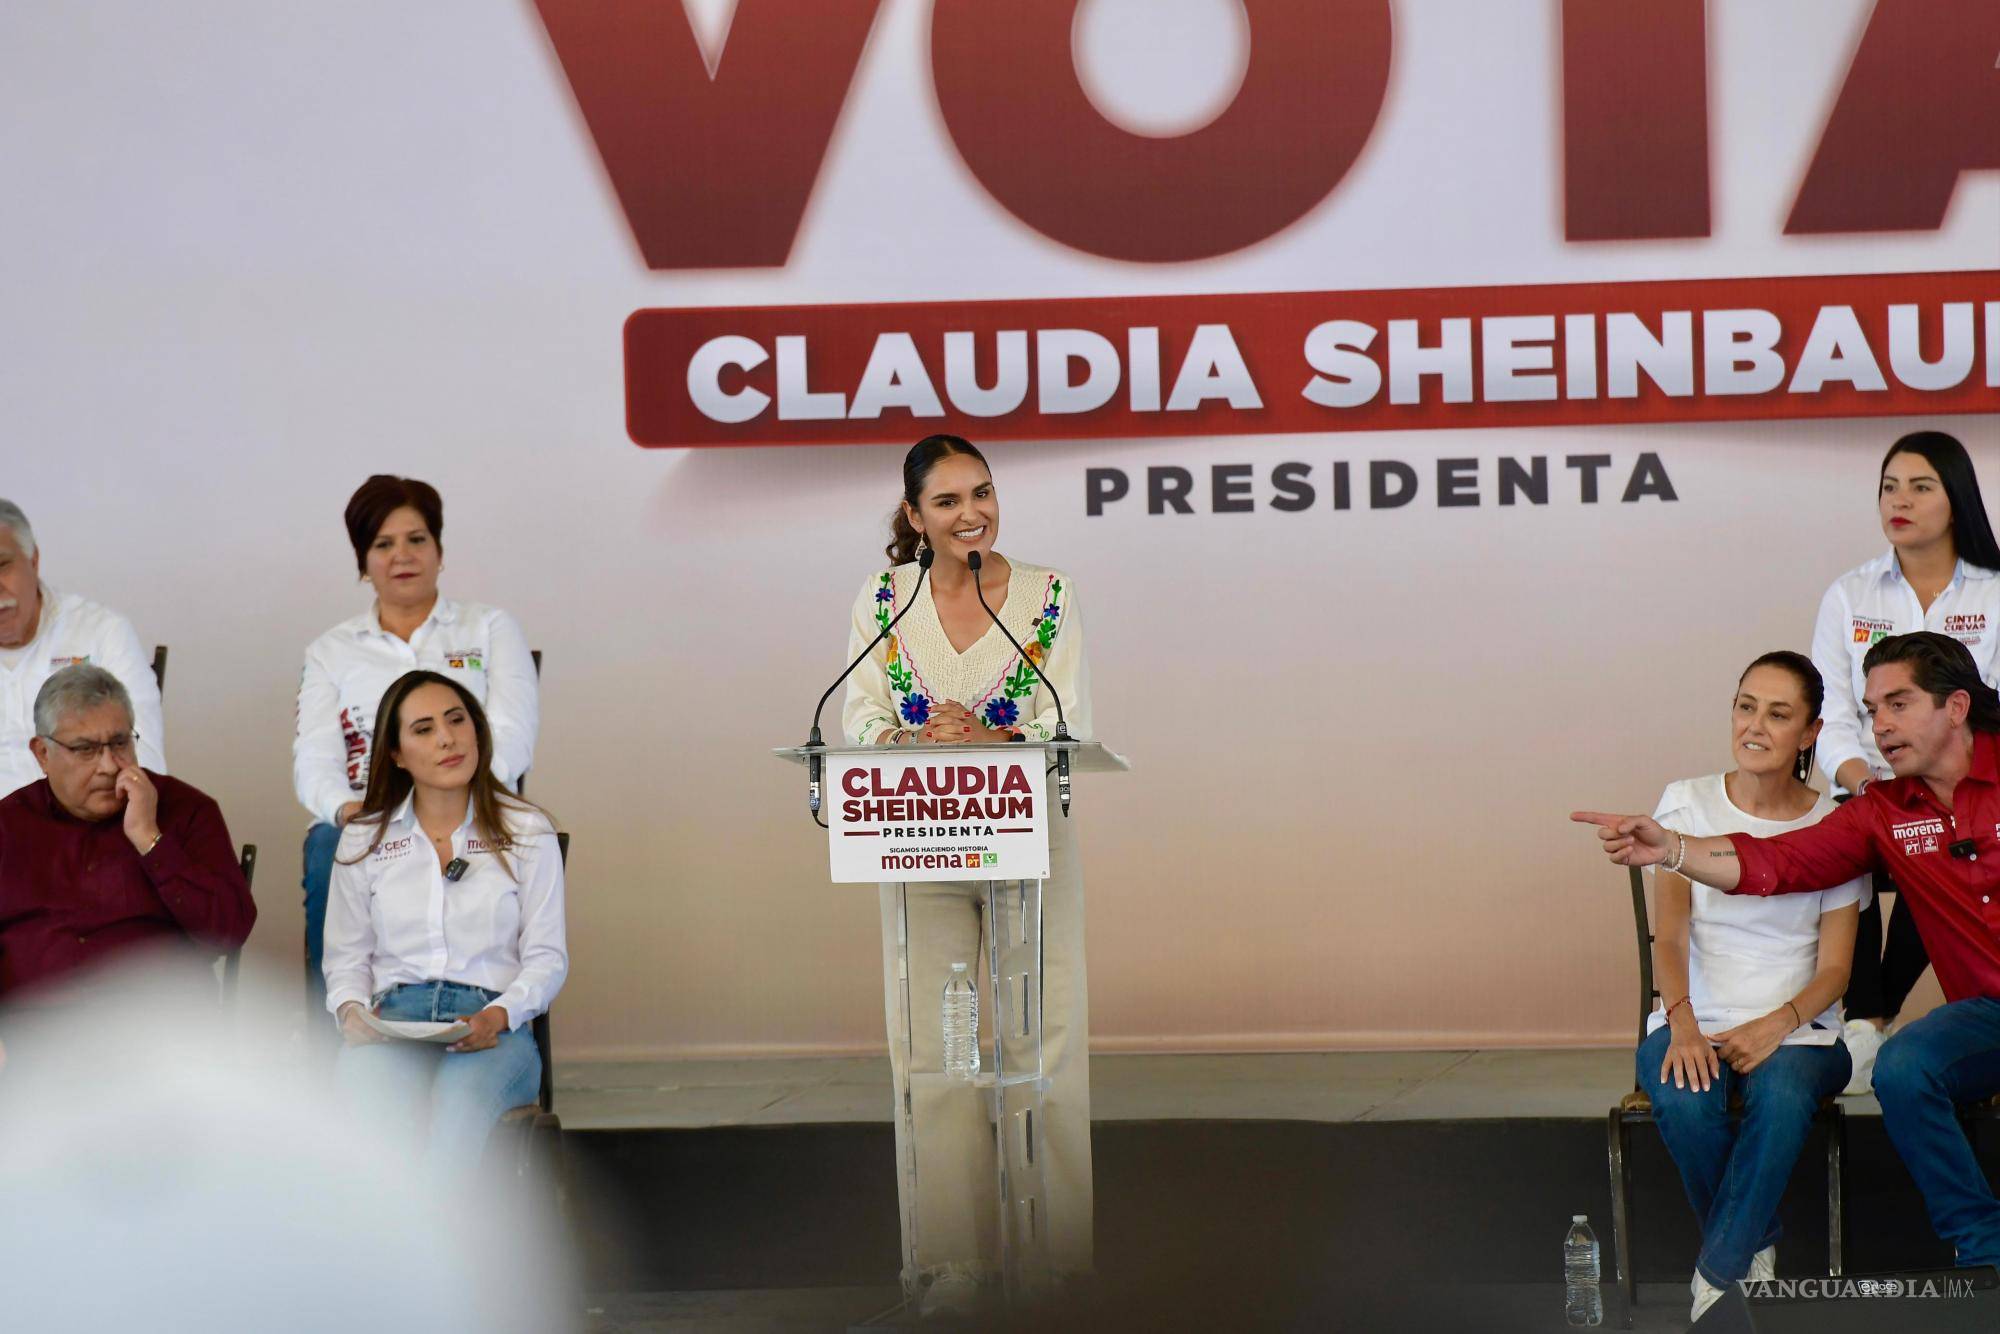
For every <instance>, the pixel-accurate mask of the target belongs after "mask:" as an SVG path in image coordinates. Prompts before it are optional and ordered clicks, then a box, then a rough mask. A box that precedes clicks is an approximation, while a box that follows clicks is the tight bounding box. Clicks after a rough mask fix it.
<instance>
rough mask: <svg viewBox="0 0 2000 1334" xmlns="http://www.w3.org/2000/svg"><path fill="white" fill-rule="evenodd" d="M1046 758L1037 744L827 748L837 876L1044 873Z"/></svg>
mask: <svg viewBox="0 0 2000 1334" xmlns="http://www.w3.org/2000/svg"><path fill="white" fill-rule="evenodd" d="M1047 764H1048V756H1047V755H1046V754H1045V753H1044V752H1043V751H1042V749H1041V748H1040V747H1038V746H1036V747H1026V746H1012V747H1007V746H998V747H994V748H993V749H990V750H972V749H966V750H961V749H959V748H957V747H953V748H952V749H951V750H950V752H948V753H938V752H935V751H933V752H931V753H929V754H925V753H924V752H923V751H914V752H912V751H907V750H903V749H901V748H899V747H894V746H883V747H879V748H877V749H876V750H874V751H873V752H871V753H869V754H865V755H854V754H832V755H829V756H828V757H827V761H826V765H827V772H826V813H827V822H826V823H827V840H828V844H829V853H830V856H829V861H830V864H831V866H832V868H833V880H834V881H835V883H838V884H858V883H868V884H876V883H879V882H881V881H885V880H887V881H912V882H915V881H924V880H1044V879H1047V878H1048V874H1049V826H1048V818H1049V813H1048V809H1047V807H1048V804H1049V796H1048V785H1047V783H1046V782H1045V781H1044V774H1043V770H1044V769H1045V768H1046V766H1047Z"/></svg>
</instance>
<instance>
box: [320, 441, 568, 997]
mask: <svg viewBox="0 0 2000 1334" xmlns="http://www.w3.org/2000/svg"><path fill="white" fill-rule="evenodd" d="M344 518H345V522H346V526H347V538H348V542H349V544H350V545H352V546H353V548H354V564H355V568H356V569H357V570H358V571H359V572H360V575H361V579H362V581H363V582H365V583H367V584H369V585H370V586H372V587H373V589H374V592H375V601H374V605H373V606H372V607H370V608H369V609H368V610H367V611H365V612H363V613H361V614H360V615H359V616H355V617H351V618H350V619H348V620H345V621H342V622H341V623H340V624H339V625H336V626H334V627H333V629H331V630H329V631H327V632H326V633H325V634H323V635H321V636H320V637H319V638H318V639H315V640H314V641H313V642H312V644H311V645H310V646H308V647H307V649H306V661H305V672H304V675H303V676H302V677H301V678H300V680H299V699H298V713H297V718H296V729H297V731H296V735H295V737H294V739H293V742H292V786H293V789H294V790H295V791H296V792H297V794H298V799H299V804H300V805H302V806H304V807H305V808H306V809H307V810H308V811H310V812H311V813H312V816H313V825H312V827H311V828H310V829H309V830H307V831H306V842H305V878H304V888H305V915H306V966H307V970H308V972H309V973H310V974H311V975H312V976H314V977H317V976H318V975H319V971H320V959H321V928H322V925H323V923H324V921H325V918H326V892H327V877H328V875H329V874H331V872H332V867H333V854H334V847H335V845H336V844H337V843H338V841H339V838H340V828H341V826H342V825H344V824H345V823H346V822H347V821H348V820H349V819H351V818H353V816H354V814H355V813H356V812H357V811H359V810H360V809H361V794H362V793H363V792H364V791H366V790H367V787H368V774H369V752H370V747H371V738H372V734H373V732H374V730H375V722H376V717H375V714H376V708H377V705H378V704H379V702H380V701H381V699H382V694H383V691H384V690H386V689H387V688H388V686H389V684H390V683H391V682H393V681H395V680H396V679H397V678H398V677H400V676H402V675H403V674H404V673H405V672H408V671H411V670H412V669H415V668H420V667H421V668H425V669H427V670H430V671H434V672H438V673H441V674H442V675H444V676H447V677H449V678H451V679H452V680H454V681H457V682H458V683H459V684H460V685H462V686H464V687H465V689H466V692H467V693H468V694H469V695H471V697H472V698H473V699H475V700H477V701H478V702H479V704H480V705H481V706H482V707H483V709H484V711H485V713H486V715H487V716H488V718H490V719H491V723H492V729H493V744H492V746H491V747H490V750H489V752H488V754H487V758H486V763H487V764H488V766H489V767H490V768H491V769H492V770H493V774H494V777H495V778H496V779H497V780H498V781H499V783H500V784H501V785H502V786H503V787H509V788H512V787H516V786H518V785H519V783H520V780H521V775H522V774H524V773H526V772H527V771H528V765H529V763H530V762H531V761H532V760H533V759H534V753H535V733H536V729H537V728H538V726H539V725H540V716H541V715H540V703H539V699H538V691H537V684H536V679H535V663H534V658H533V656H532V655H531V654H530V652H529V650H528V641H527V637H526V636H525V635H523V634H522V633H521V626H520V623H519V622H518V621H516V620H515V619H514V618H513V617H512V616H510V615H508V614H507V613H506V612H504V611H501V610H500V609H498V608H497V607H489V606H484V605H482V604H480V603H476V602H456V601H453V600H452V599H450V598H447V597H443V596H442V595H440V593H439V592H438V574H439V572H440V571H441V570H442V569H443V568H444V502H443V500H442V499H441V498H440V497H439V496H438V493H437V490H436V488H435V487H432V486H431V485H430V484H429V483H427V482H420V481H418V480H416V479H415V478H413V477H393V476H389V475H387V474H384V473H378V474H376V475H375V476H373V477H370V478H369V479H368V480H367V481H365V482H363V483H362V484H361V486H360V487H359V489H357V490H356V491H355V493H354V495H353V497H352V498H351V499H350V500H349V501H348V502H347V510H346V513H345V516H344Z"/></svg>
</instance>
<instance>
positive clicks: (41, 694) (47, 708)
mask: <svg viewBox="0 0 2000 1334" xmlns="http://www.w3.org/2000/svg"><path fill="white" fill-rule="evenodd" d="M100 704H116V705H117V706H118V707H119V708H121V709H123V710H125V724H126V726H128V727H129V726H131V724H132V696H131V695H130V694H129V693H128V692H127V691H126V689H125V683H124V682H122V681H120V680H119V679H118V678H117V677H115V676H113V675H112V674H111V673H110V672H107V671H105V670H104V669H103V668H102V667H93V666H91V665H90V664H89V663H87V662H74V663H71V664H70V665H69V666H67V667H65V668H63V669H62V670H61V671H59V672H56V673H55V674H54V675H52V676H50V677H49V679H48V680H46V681H44V682H42V688H41V689H40V690H39V691H37V692H35V732H36V734H37V735H39V736H54V735H55V730H56V724H58V723H60V722H61V721H62V720H63V719H64V718H67V717H69V716H70V715H71V714H73V713H88V712H89V711H90V710H92V709H94V708H96V707H97V706H98V705H100Z"/></svg>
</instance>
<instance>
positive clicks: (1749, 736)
mask: <svg viewBox="0 0 2000 1334" xmlns="http://www.w3.org/2000/svg"><path fill="white" fill-rule="evenodd" d="M1823 695H1824V687H1823V685H1822V683H1821V681H1820V675H1819V672H1818V670H1817V669H1815V668H1814V667H1813V665H1812V662H1811V661H1810V660H1809V659H1807V658H1805V657H1804V656H1802V655H1800V654H1797V653H1790V652H1777V653H1766V654H1765V655H1764V656H1763V657H1761V658H1758V659H1757V660H1756V661H1755V662H1753V663H1751V664H1750V666H1749V668H1748V669H1747V670H1746V671H1745V672H1744V673H1743V678H1742V680H1740V681H1739V682H1737V686H1736V696H1735V699H1734V700H1733V702H1732V704H1731V712H1730V718H1731V723H1730V746H1731V752H1732V755H1733V757H1734V759H1735V762H1736V767H1735V768H1734V769H1731V770H1730V771H1729V772H1727V773H1721V774H1711V775H1709V776H1708V777H1706V778H1687V779H1682V780H1680V781H1679V782H1675V783H1670V784H1668V785H1667V790H1666V792H1665V793H1663V794H1662V795H1661V797H1660V805H1659V809H1658V810H1656V811H1655V812H1654V813H1653V814H1654V817H1655V818H1656V819H1658V820H1659V821H1660V822H1661V823H1662V824H1665V825H1668V826H1670V827H1672V828H1674V829H1678V830H1681V831H1682V832H1684V833H1687V834H1689V835H1699V836H1704V837H1705V836H1712V835H1717V834H1734V833H1741V834H1753V835H1756V836H1757V837H1759V838H1769V837H1771V836H1772V835H1774V834H1781V833H1784V832H1786V831H1787V830H1792V829H1801V828H1804V827H1805V826H1807V825H1812V824H1817V823H1819V821H1820V820H1822V819H1823V818H1825V816H1826V815H1827V813H1828V812H1830V811H1832V810H1833V802H1832V801H1831V800H1829V799H1828V798H1827V797H1825V796H1822V795H1821V794H1820V793H1818V792H1816V791H1814V790H1813V789H1812V788H1811V787H1810V786H1808V785H1807V783H1806V775H1807V774H1810V773H1811V772H1812V763H1813V743H1814V741H1815V740H1816V739H1817V738H1818V736H1819V731H1820V717H1819V714H1820V705H1821V702H1822V698H1823ZM1670 865H1673V863H1672V862H1671V860H1670V861H1669V862H1668V863H1665V864H1663V865H1662V866H1661V868H1660V869H1659V871H1658V872H1656V874H1655V876H1654V907H1653V932H1654V937H1653V975H1654V978H1655V980H1656V982H1657V983H1658V987H1659V993H1660V996H1661V998H1662V1000H1663V1001H1664V1002H1665V1004H1664V1008H1663V1009H1661V1010H1660V1011H1659V1012H1657V1013H1655V1014H1654V1015H1653V1017H1652V1019H1651V1020H1650V1021H1649V1023H1648V1026H1647V1035H1646V1039H1645V1041H1643V1042H1641V1043H1640V1044H1639V1053H1638V1065H1639V1086H1640V1087H1641V1088H1642V1089H1644V1090H1645V1091H1646V1092H1647V1094H1649V1095H1650V1097H1651V1098H1652V1102H1653V1119H1654V1121H1655V1122H1657V1123H1658V1125H1659V1127H1660V1135H1661V1138H1663V1139H1664V1140H1666V1143H1667V1150H1668V1152H1669V1153H1671V1154H1672V1155H1673V1158H1674V1165H1675V1166H1676V1167H1678V1168H1679V1169H1680V1174H1681V1181H1682V1183H1683V1184H1684V1185H1685V1186H1686V1188H1687V1194H1688V1202H1689V1203H1690V1204H1692V1205H1693V1206H1694V1211H1695V1216H1696V1217H1697V1218H1698V1219H1700V1220H1701V1226H1702V1244H1701V1254H1700V1255H1699V1257H1698V1258H1697V1259H1696V1261H1695V1273H1694V1278H1693V1280H1692V1282H1691V1283H1690V1284H1689V1288H1690V1290H1691V1292H1692V1293H1693V1295H1694V1318H1695V1319H1697V1320H1698V1319H1700V1318H1701V1314H1702V1312H1703V1311H1705V1310H1707V1309H1708V1307H1709V1306H1710V1305H1711V1304H1712V1303H1713V1302H1714V1301H1715V1299H1716V1298H1718V1297H1720V1296H1721V1295H1722V1293H1723V1292H1724V1291H1726V1290H1727V1289H1728V1286H1729V1285H1730V1284H1731V1283H1734V1282H1736V1281H1737V1280H1739V1279H1742V1278H1744V1277H1746V1276H1749V1277H1756V1278H1769V1277H1771V1276H1772V1264H1773V1261H1774V1258H1775V1256H1776V1248H1777V1241H1778V1217H1777V1215H1778V1199H1779V1197H1780V1196H1781V1195H1782V1194H1783V1193H1784V1189H1785V1182H1786V1180H1787V1179H1788V1178H1789V1177H1790V1176H1791V1174H1792V1164H1793V1163H1794V1162H1795V1161H1796V1160H1797V1159H1798V1156H1799V1149H1800V1147H1801V1146H1802V1145H1803V1144H1804V1143H1805V1138H1806V1132H1807V1129H1808V1127H1809V1126H1810V1123H1811V1121H1812V1117H1813V1112H1814V1110H1815V1108H1817V1107H1818V1105H1819V1103H1820V1101H1821V1100H1822V1099H1824V1098H1828V1097H1831V1096H1832V1095H1834V1094H1836V1093H1838V1092H1839V1091H1840V1089H1841V1086H1842V1085H1844V1084H1845V1083H1846V1082H1847V1076H1848V1068H1849V1067H1848V1056H1847V1048H1846V1046H1845V1044H1844V1043H1842V1041H1841V1019H1840V995H1841V992H1842V991H1843V990H1845V989H1846V986H1847V973H1848V966H1849V963H1850V961H1851V960H1852V957H1853V953H1854V926H1855V919H1856V917H1857V916H1858V914H1859V911H1860V909H1859V903H1860V899H1861V883H1860V882H1859V881H1849V882H1848V883H1847V884H1844V885H1841V886H1839V887H1838V888H1835V889H1828V890H1821V891H1820V892H1818V893H1814V894H1781V895H1772V896H1771V897H1769V898H1757V897H1753V896H1750V895H1733V894H1725V893H1723V892H1722V891H1720V890H1716V889H1710V888H1708V887H1707V886H1706V885H1697V884H1694V883H1692V882H1691V881H1689V880H1688V879H1687V878H1686V877H1684V876H1680V875H1675V874H1672V873H1671V872H1670V871H1669V870H1668V869H1667V868H1668V866H1670ZM1732 1093H1740V1095H1741V1102H1742V1105H1743V1116H1742V1120H1741V1121H1740V1122H1737V1121H1735V1120H1733V1119H1732V1117H1731V1115H1730V1111H1729V1104H1730V1101H1731V1095H1732Z"/></svg>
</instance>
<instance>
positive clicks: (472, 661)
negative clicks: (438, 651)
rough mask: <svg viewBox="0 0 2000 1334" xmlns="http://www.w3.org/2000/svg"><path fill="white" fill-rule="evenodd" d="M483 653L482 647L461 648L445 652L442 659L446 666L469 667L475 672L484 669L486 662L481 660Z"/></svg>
mask: <svg viewBox="0 0 2000 1334" xmlns="http://www.w3.org/2000/svg"><path fill="white" fill-rule="evenodd" d="M484 655H485V650H484V649H476V648H461V649H453V650H452V651H451V652H449V653H447V654H445V655H444V660H445V665H446V666H448V667H457V668H460V669H465V668H470V669H472V670H473V671H475V672H483V671H485V670H486V664H485V662H484V661H482V659H483V657H484Z"/></svg>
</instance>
